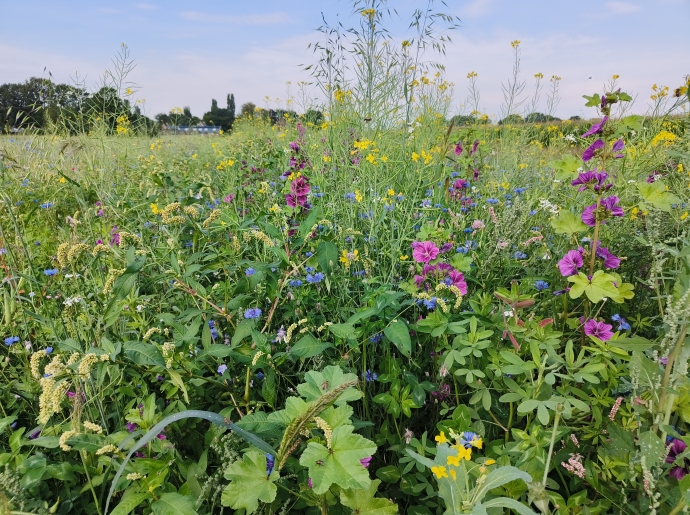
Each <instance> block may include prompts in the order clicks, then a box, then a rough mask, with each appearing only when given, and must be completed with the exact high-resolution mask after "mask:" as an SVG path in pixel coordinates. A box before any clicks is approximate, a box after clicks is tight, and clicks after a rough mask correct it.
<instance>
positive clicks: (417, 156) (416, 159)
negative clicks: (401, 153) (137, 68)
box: [410, 152, 420, 163]
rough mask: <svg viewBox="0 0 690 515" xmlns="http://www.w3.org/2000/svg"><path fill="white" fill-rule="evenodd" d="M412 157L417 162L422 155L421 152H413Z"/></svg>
mask: <svg viewBox="0 0 690 515" xmlns="http://www.w3.org/2000/svg"><path fill="white" fill-rule="evenodd" d="M410 157H411V159H412V161H414V162H415V163H416V162H417V161H419V157H420V156H419V154H417V152H412V155H411V156H410Z"/></svg>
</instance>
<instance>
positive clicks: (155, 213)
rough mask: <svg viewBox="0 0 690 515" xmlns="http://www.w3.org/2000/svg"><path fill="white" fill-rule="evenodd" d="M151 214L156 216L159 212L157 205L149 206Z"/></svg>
mask: <svg viewBox="0 0 690 515" xmlns="http://www.w3.org/2000/svg"><path fill="white" fill-rule="evenodd" d="M151 212H152V213H153V214H154V215H157V214H158V213H159V212H160V209H158V204H151Z"/></svg>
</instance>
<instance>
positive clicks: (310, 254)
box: [304, 252, 314, 258]
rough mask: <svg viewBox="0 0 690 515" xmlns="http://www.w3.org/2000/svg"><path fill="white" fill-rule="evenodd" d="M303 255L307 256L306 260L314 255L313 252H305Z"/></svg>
mask: <svg viewBox="0 0 690 515" xmlns="http://www.w3.org/2000/svg"><path fill="white" fill-rule="evenodd" d="M304 255H305V256H307V257H308V258H310V257H312V256H313V255H314V253H313V252H305V253H304Z"/></svg>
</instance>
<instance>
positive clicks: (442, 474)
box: [431, 466, 448, 479]
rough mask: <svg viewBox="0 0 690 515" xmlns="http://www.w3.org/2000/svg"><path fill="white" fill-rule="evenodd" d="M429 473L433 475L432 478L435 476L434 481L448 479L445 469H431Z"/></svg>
mask: <svg viewBox="0 0 690 515" xmlns="http://www.w3.org/2000/svg"><path fill="white" fill-rule="evenodd" d="M431 471H432V472H433V473H434V476H436V479H441V478H442V477H448V473H447V472H446V467H441V466H438V467H431Z"/></svg>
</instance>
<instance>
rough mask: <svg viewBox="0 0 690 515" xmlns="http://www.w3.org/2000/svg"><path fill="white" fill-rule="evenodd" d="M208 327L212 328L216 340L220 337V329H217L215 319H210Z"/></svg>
mask: <svg viewBox="0 0 690 515" xmlns="http://www.w3.org/2000/svg"><path fill="white" fill-rule="evenodd" d="M208 327H209V329H210V330H211V337H212V338H213V339H214V340H215V339H216V338H218V331H217V330H216V322H215V321H214V320H209V321H208Z"/></svg>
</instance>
